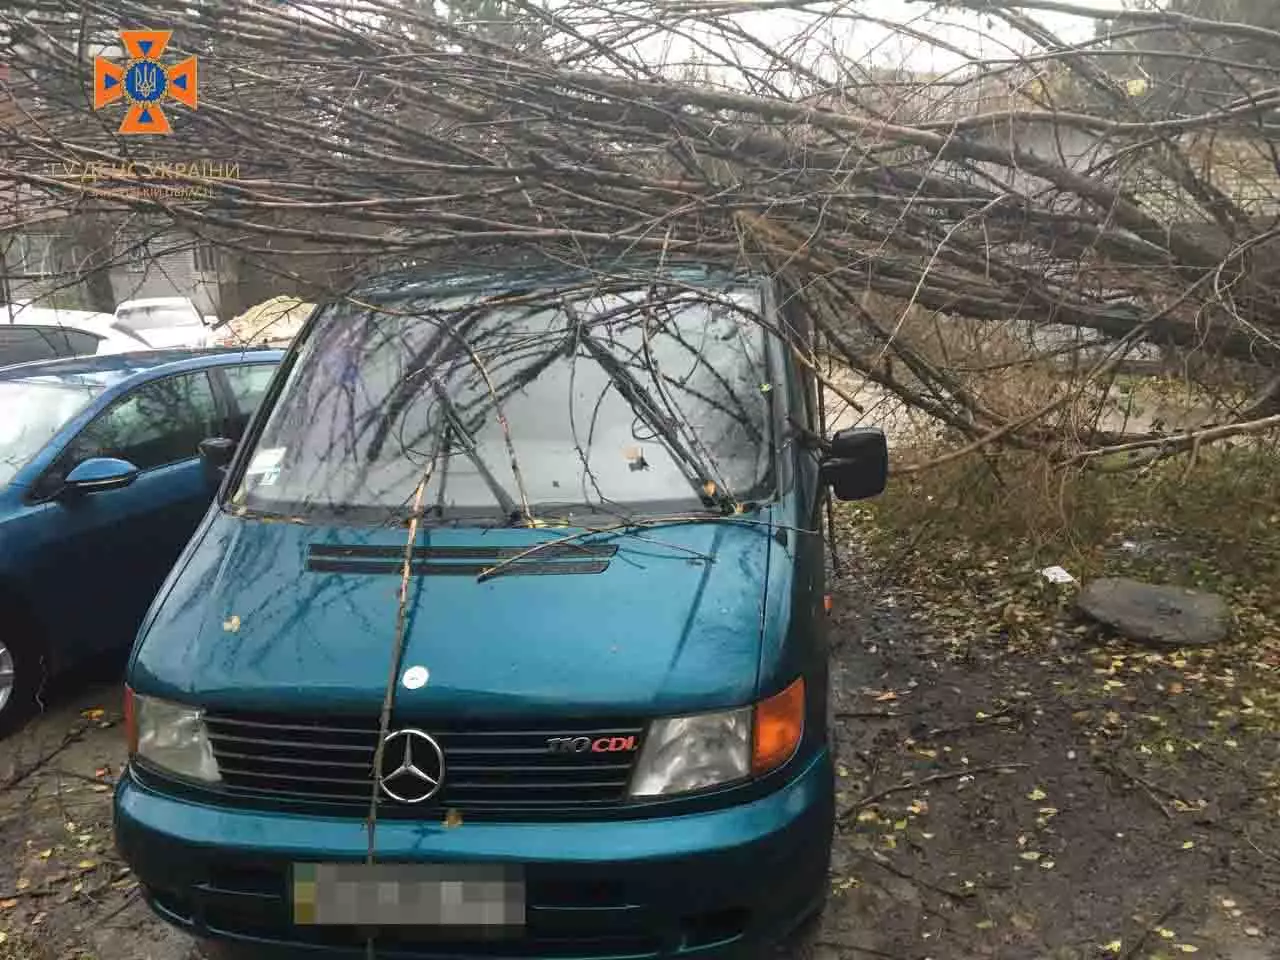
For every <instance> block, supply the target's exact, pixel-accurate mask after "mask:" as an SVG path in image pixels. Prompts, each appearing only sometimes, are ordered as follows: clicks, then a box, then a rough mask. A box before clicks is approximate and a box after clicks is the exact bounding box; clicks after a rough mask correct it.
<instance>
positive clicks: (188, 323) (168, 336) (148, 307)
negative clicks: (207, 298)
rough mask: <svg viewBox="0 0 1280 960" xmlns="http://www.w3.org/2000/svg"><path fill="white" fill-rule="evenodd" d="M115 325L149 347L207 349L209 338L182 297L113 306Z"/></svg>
mask: <svg viewBox="0 0 1280 960" xmlns="http://www.w3.org/2000/svg"><path fill="white" fill-rule="evenodd" d="M115 318H116V323H117V324H118V325H119V326H121V327H123V328H124V329H125V330H127V331H128V332H129V333H131V334H133V335H134V336H136V337H138V338H139V339H141V340H143V341H145V342H146V344H147V345H148V346H150V347H155V348H157V349H159V348H162V347H207V346H210V345H211V344H212V342H213V336H212V333H211V332H210V330H209V328H208V327H207V326H206V325H205V322H204V318H203V317H201V316H200V312H199V311H198V310H196V308H195V305H194V304H193V303H192V302H191V301H190V300H188V299H187V298H186V297H151V298H149V299H145V300H126V301H125V302H124V303H122V304H120V305H119V306H118V307H116V317H115Z"/></svg>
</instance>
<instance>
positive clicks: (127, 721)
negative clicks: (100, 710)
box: [124, 683, 138, 757]
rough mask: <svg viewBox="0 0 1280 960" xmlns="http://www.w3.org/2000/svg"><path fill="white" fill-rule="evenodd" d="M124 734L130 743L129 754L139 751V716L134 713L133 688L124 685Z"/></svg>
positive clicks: (126, 740)
mask: <svg viewBox="0 0 1280 960" xmlns="http://www.w3.org/2000/svg"><path fill="white" fill-rule="evenodd" d="M124 735H125V742H126V743H127V744H128V745H129V756H131V757H132V756H133V755H134V754H135V753H137V752H138V718H137V716H136V715H135V714H134V705H133V690H132V688H130V686H129V685H128V684H127V683H126V684H125V685H124Z"/></svg>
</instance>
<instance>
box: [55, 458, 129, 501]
mask: <svg viewBox="0 0 1280 960" xmlns="http://www.w3.org/2000/svg"><path fill="white" fill-rule="evenodd" d="M137 478H138V468H137V467H135V466H134V465H133V464H132V463H130V462H129V461H128V460H117V459H116V458H115V457H90V458H89V459H88V460H82V461H80V463H78V464H76V466H75V467H74V468H73V469H72V471H71V472H70V473H68V474H67V478H66V480H64V481H63V489H64V490H67V491H75V492H77V493H97V492H98V491H100V490H118V489H120V488H121V487H127V486H128V485H129V484H131V483H133V481H134V480H136V479H137Z"/></svg>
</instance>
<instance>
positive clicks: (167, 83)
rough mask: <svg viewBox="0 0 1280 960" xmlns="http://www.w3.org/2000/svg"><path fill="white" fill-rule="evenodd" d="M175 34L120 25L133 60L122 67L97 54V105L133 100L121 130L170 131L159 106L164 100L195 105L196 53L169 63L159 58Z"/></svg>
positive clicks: (94, 98)
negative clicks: (167, 65) (126, 28)
mask: <svg viewBox="0 0 1280 960" xmlns="http://www.w3.org/2000/svg"><path fill="white" fill-rule="evenodd" d="M172 35H173V31H172V30H121V31H120V39H121V41H123V43H124V48H125V51H126V52H127V53H128V55H129V62H128V63H127V64H125V65H124V66H121V65H120V64H118V63H115V62H114V61H111V60H108V59H107V58H106V57H95V58H94V60H93V109H95V110H100V109H102V108H103V107H105V106H107V105H108V104H111V103H115V102H116V101H117V100H120V99H123V100H125V102H127V103H128V104H129V109H128V111H126V113H125V115H124V120H123V121H121V123H120V129H119V132H120V133H123V134H137V133H172V132H173V130H172V128H171V127H170V126H169V118H168V117H166V116H165V113H164V110H163V109H162V108H161V106H160V104H161V103H162V102H163V101H165V100H175V101H177V102H178V103H181V104H183V105H184V106H188V107H190V108H191V109H192V110H194V109H195V108H196V102H197V95H196V58H195V57H187V58H186V59H185V60H182V61H180V62H178V63H175V64H174V65H173V66H171V67H166V66H164V64H162V63H161V62H160V56H161V55H162V54H163V53H164V48H165V47H166V46H167V45H168V43H169V38H170V37H171V36H172Z"/></svg>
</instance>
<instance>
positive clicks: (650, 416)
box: [578, 325, 738, 513]
mask: <svg viewBox="0 0 1280 960" xmlns="http://www.w3.org/2000/svg"><path fill="white" fill-rule="evenodd" d="M578 337H579V339H580V341H581V343H582V345H583V346H584V347H586V348H587V352H588V353H590V354H591V356H592V357H593V358H594V359H595V361H596V363H598V364H600V366H601V368H603V370H604V372H605V373H607V374H608V375H609V379H610V380H612V381H613V384H614V386H615V387H616V388H617V390H618V393H620V394H621V395H622V398H623V399H624V400H626V401H627V403H628V404H630V405H631V409H632V410H634V411H635V413H636V415H637V416H638V417H639V418H640V419H641V420H643V421H644V423H645V424H646V425H647V426H648V427H649V429H651V430H653V431H654V432H656V433H657V434H658V435H659V436H660V437H661V438H662V441H663V443H664V444H665V445H666V447H667V449H668V451H669V452H670V453H671V456H672V458H673V459H674V460H675V462H676V466H677V467H678V468H679V469H680V472H681V473H682V474H684V476H685V479H686V480H688V481H689V484H690V485H691V486H692V487H693V488H694V489H695V490H697V491H698V496H699V497H700V498H701V499H702V502H703V503H704V504H706V505H707V506H710V507H718V508H719V509H721V510H723V511H724V512H725V513H732V512H734V510H736V509H737V507H738V503H737V501H736V500H735V499H734V498H733V497H732V496H730V495H729V494H728V493H727V492H726V491H725V488H724V486H723V485H722V484H719V483H717V482H716V480H715V478H714V477H712V475H711V474H712V471H711V469H710V468H709V467H708V466H707V465H706V464H704V463H703V462H702V461H701V460H700V459H699V458H698V457H697V456H696V455H695V454H694V453H693V452H692V451H691V450H690V449H689V448H688V447H686V446H685V444H684V441H683V440H682V439H681V438H680V434H679V433H678V432H677V430H676V428H675V426H674V425H673V424H672V422H671V421H670V420H669V419H668V418H667V417H665V416H664V415H663V413H662V410H661V409H659V407H658V404H657V403H656V402H655V401H654V399H653V397H652V396H650V394H649V392H648V391H647V390H645V388H644V385H643V384H641V383H640V381H639V380H637V379H636V378H635V377H634V376H633V375H632V373H631V371H630V370H628V369H627V368H626V365H625V364H624V363H623V362H622V361H621V360H619V359H618V358H617V357H615V356H614V355H613V354H612V353H610V352H609V351H608V350H606V349H605V348H604V347H602V346H601V345H600V344H598V343H596V341H595V338H594V337H593V336H592V335H591V334H590V333H588V332H587V331H586V329H585V328H584V327H582V326H581V325H579V330H578Z"/></svg>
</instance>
